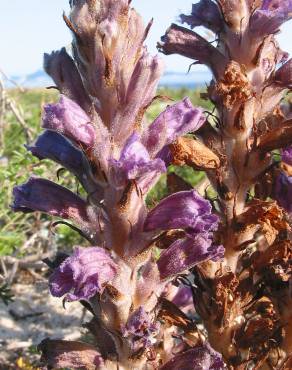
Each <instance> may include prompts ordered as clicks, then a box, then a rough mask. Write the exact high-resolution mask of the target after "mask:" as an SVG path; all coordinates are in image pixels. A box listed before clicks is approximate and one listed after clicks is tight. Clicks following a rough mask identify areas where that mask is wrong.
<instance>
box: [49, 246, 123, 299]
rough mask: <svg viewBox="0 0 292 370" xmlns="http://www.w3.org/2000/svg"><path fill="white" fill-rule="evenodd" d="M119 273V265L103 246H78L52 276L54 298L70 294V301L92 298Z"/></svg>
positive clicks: (51, 286)
mask: <svg viewBox="0 0 292 370" xmlns="http://www.w3.org/2000/svg"><path fill="white" fill-rule="evenodd" d="M116 273H117V265H116V264H115V262H114V261H113V259H112V258H111V256H110V255H109V253H107V252H106V251H105V250H104V249H103V248H99V247H88V248H81V247H77V248H76V249H75V250H74V252H73V254H72V256H70V257H68V258H66V259H65V260H64V261H63V262H62V263H61V265H60V266H59V267H58V268H57V269H56V270H55V271H54V272H53V274H52V275H51V276H50V280H49V283H50V291H51V294H52V295H53V296H54V297H62V296H63V295H65V294H66V293H68V294H67V296H66V298H67V299H68V300H69V301H77V300H81V299H84V300H88V299H90V298H91V297H93V296H94V295H95V294H96V293H98V292H101V291H102V289H103V287H104V285H105V284H106V283H108V282H109V281H111V280H112V279H113V278H114V277H115V275H116Z"/></svg>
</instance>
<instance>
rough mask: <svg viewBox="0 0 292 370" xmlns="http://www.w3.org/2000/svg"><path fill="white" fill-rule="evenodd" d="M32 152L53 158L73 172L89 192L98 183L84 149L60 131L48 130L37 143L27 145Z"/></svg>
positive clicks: (94, 188) (46, 157) (44, 157)
mask: <svg viewBox="0 0 292 370" xmlns="http://www.w3.org/2000/svg"><path fill="white" fill-rule="evenodd" d="M27 149H28V150H30V151H31V153H32V154H33V155H34V156H36V157H38V158H39V159H40V160H42V159H51V160H53V161H55V162H56V163H59V164H61V165H62V166H63V167H65V168H67V169H68V170H69V171H70V172H72V173H73V174H74V175H75V176H76V177H77V178H78V179H79V181H80V182H81V184H83V185H84V187H85V189H86V190H87V191H89V192H93V191H95V190H96V188H97V187H98V185H97V184H96V183H95V182H94V180H93V175H92V172H91V168H90V164H89V162H88V160H87V157H86V156H85V154H84V153H83V151H82V150H80V149H78V148H77V147H76V146H74V145H73V144H72V143H71V142H70V141H69V140H67V139H66V138H65V137H64V136H63V135H61V134H59V133H58V132H55V131H51V130H46V131H45V132H44V133H42V134H41V135H40V136H39V137H38V138H37V140H36V141H35V143H34V144H33V145H31V146H27Z"/></svg>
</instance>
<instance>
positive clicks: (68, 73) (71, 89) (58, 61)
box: [44, 48, 91, 112]
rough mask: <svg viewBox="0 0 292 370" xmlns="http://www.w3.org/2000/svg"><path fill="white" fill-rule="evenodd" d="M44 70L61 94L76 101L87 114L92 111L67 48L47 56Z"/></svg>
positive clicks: (45, 56)
mask: <svg viewBox="0 0 292 370" xmlns="http://www.w3.org/2000/svg"><path fill="white" fill-rule="evenodd" d="M44 69H45V71H46V72H47V74H48V75H50V76H51V77H52V79H53V80H54V82H55V84H56V85H57V87H58V89H59V91H60V92H61V94H64V95H66V96H67V97H68V98H70V99H72V100H74V101H75V102H76V103H77V104H79V105H80V107H82V108H83V109H84V110H85V111H86V112H87V111H89V110H90V107H91V102H90V99H89V97H88V94H87V93H86V91H85V88H84V86H83V83H82V80H81V77H80V74H79V72H78V69H77V67H76V65H75V63H74V61H73V59H72V58H71V57H70V56H69V54H68V53H67V51H66V49H65V48H62V49H61V50H59V51H55V52H53V53H52V54H45V55H44Z"/></svg>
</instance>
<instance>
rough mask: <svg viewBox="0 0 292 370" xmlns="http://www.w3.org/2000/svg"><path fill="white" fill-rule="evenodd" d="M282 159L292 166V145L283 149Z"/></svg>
mask: <svg viewBox="0 0 292 370" xmlns="http://www.w3.org/2000/svg"><path fill="white" fill-rule="evenodd" d="M282 161H283V162H284V163H287V164H288V165H289V166H292V147H291V146H289V147H288V148H285V149H283V150H282Z"/></svg>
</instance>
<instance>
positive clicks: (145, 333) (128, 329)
mask: <svg viewBox="0 0 292 370" xmlns="http://www.w3.org/2000/svg"><path fill="white" fill-rule="evenodd" d="M159 328H160V325H159V323H158V322H157V323H154V322H152V318H151V316H150V315H149V314H148V313H147V312H146V311H145V310H144V308H143V307H139V308H138V309H137V310H135V311H134V312H133V313H132V314H131V316H130V317H129V319H128V321H127V324H126V325H125V327H123V328H122V333H123V336H124V337H126V338H128V339H129V341H130V343H131V347H132V351H133V352H137V351H138V350H140V349H142V348H143V349H147V348H149V347H151V346H152V345H153V344H154V343H155V341H156V340H155V336H156V335H157V334H158V331H159Z"/></svg>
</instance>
